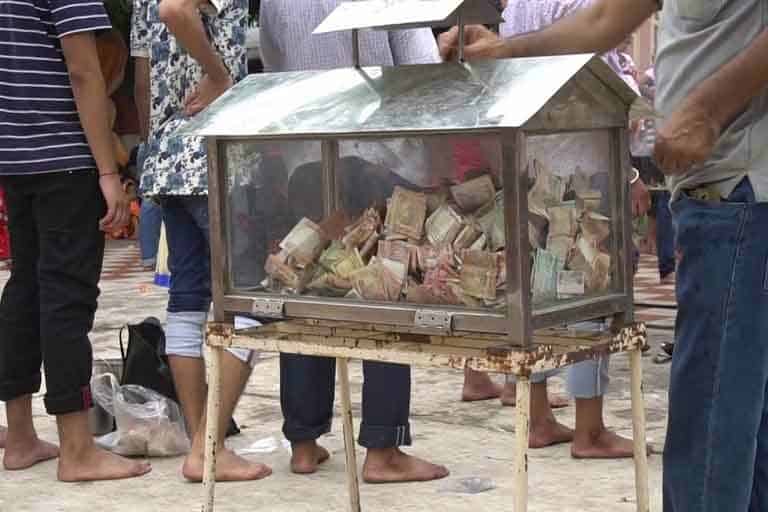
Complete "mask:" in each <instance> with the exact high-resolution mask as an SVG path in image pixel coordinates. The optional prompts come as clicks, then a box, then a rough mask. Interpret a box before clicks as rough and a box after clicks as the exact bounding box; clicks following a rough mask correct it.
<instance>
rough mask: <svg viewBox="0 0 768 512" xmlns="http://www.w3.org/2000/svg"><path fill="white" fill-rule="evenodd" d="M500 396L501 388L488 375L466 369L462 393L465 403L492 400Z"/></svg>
mask: <svg viewBox="0 0 768 512" xmlns="http://www.w3.org/2000/svg"><path fill="white" fill-rule="evenodd" d="M500 396H501V386H499V385H498V384H496V383H495V382H493V380H492V379H491V377H490V376H489V375H488V374H487V373H485V372H478V371H475V370H473V369H471V368H465V369H464V389H463V390H462V391H461V400H462V401H463V402H476V401H479V400H492V399H494V398H499V397H500Z"/></svg>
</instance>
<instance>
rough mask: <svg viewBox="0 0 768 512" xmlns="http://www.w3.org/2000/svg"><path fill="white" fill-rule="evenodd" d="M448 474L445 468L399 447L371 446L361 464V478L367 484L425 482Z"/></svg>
mask: <svg viewBox="0 0 768 512" xmlns="http://www.w3.org/2000/svg"><path fill="white" fill-rule="evenodd" d="M449 474H450V472H449V471H448V469H447V468H445V467H444V466H439V465H437V464H432V463H430V462H427V461H425V460H422V459H419V458H418V457H413V456H411V455H408V454H406V453H404V452H402V451H400V449H399V448H397V447H394V448H371V449H369V450H368V454H367V455H366V457H365V464H364V465H363V480H364V481H365V482H367V483H369V484H386V483H396V482H427V481H430V480H439V479H441V478H445V477H447V476H448V475H449Z"/></svg>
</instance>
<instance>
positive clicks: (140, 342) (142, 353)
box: [120, 317, 240, 437]
mask: <svg viewBox="0 0 768 512" xmlns="http://www.w3.org/2000/svg"><path fill="white" fill-rule="evenodd" d="M124 330H127V331H128V347H127V348H126V346H125V342H124V341H123V331H124ZM120 353H121V355H122V358H123V375H122V378H121V379H120V385H121V386H124V385H126V384H135V385H139V386H143V387H145V388H147V389H151V390H153V391H156V392H158V393H160V394H161V395H163V396H165V397H167V398H170V399H171V400H173V401H174V402H177V403H178V401H179V399H178V397H177V395H176V387H175V386H174V384H173V374H172V373H171V367H170V366H169V364H168V357H167V356H166V355H165V331H163V327H162V325H161V324H160V320H158V319H157V318H153V317H149V318H147V319H145V320H144V321H143V322H141V323H138V324H128V325H126V326H125V327H123V328H122V329H120ZM239 433H240V429H239V428H238V426H237V424H236V423H235V420H234V419H232V420H231V421H230V423H229V428H228V429H227V437H230V436H234V435H237V434H239Z"/></svg>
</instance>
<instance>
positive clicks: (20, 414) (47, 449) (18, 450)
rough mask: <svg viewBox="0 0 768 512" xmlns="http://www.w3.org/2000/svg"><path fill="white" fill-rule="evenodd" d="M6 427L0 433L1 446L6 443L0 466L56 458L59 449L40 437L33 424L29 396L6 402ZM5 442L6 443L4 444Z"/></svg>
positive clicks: (22, 466) (29, 464)
mask: <svg viewBox="0 0 768 512" xmlns="http://www.w3.org/2000/svg"><path fill="white" fill-rule="evenodd" d="M5 408H6V413H7V415H8V427H9V428H8V431H7V432H6V431H5V429H2V430H3V431H2V432H1V433H0V441H2V442H1V443H0V447H3V446H5V454H4V456H3V467H5V469H7V470H9V471H14V470H20V469H27V468H30V467H32V466H34V465H35V464H37V463H39V462H43V461H46V460H50V459H55V458H56V457H58V456H59V449H58V448H57V447H56V446H55V445H52V444H50V443H46V442H45V441H41V440H40V439H38V437H37V432H35V426H34V425H33V424H32V396H30V395H26V396H22V397H20V398H17V399H15V400H11V401H10V402H7V403H6V404H5ZM6 445H7V446H6Z"/></svg>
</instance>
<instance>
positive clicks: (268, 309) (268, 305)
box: [252, 298, 285, 318]
mask: <svg viewBox="0 0 768 512" xmlns="http://www.w3.org/2000/svg"><path fill="white" fill-rule="evenodd" d="M284 309H285V301H283V300H281V299H264V298H259V299H253V309H252V312H253V315H254V316H261V317H267V318H283V311H284Z"/></svg>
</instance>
